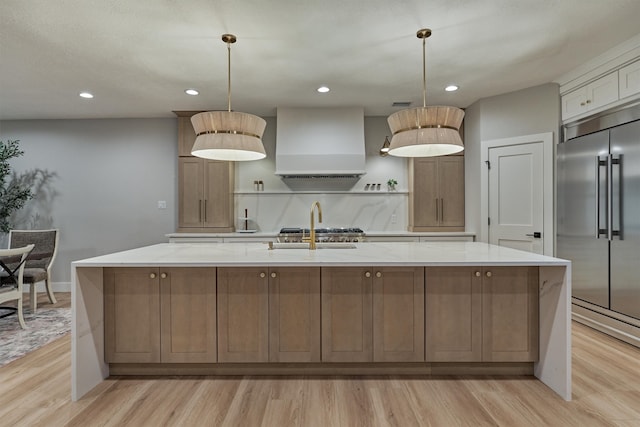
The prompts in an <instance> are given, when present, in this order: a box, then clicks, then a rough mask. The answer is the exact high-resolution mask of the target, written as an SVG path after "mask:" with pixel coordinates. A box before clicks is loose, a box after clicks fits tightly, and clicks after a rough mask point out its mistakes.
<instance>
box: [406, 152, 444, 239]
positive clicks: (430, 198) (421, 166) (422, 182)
mask: <svg viewBox="0 0 640 427" xmlns="http://www.w3.org/2000/svg"><path fill="white" fill-rule="evenodd" d="M412 191H413V197H412V199H413V209H412V210H411V212H412V214H413V224H412V225H413V226H414V227H436V226H438V225H439V220H438V219H439V215H440V213H439V203H440V202H439V200H438V199H439V197H440V195H439V192H438V161H437V159H432V158H416V159H413V189H412Z"/></svg>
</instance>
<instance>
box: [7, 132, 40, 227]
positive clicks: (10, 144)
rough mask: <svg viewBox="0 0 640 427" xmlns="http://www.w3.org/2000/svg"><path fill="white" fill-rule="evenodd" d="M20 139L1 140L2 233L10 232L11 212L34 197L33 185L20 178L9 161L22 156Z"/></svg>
mask: <svg viewBox="0 0 640 427" xmlns="http://www.w3.org/2000/svg"><path fill="white" fill-rule="evenodd" d="M18 142H19V141H17V140H16V141H12V140H7V141H6V142H4V141H0V233H8V232H9V230H10V229H11V224H10V218H11V214H13V213H14V212H15V211H17V210H19V209H20V208H22V207H23V206H24V204H25V203H26V202H27V200H29V199H31V198H32V197H33V192H32V191H31V187H29V186H28V185H26V183H24V181H23V180H21V179H19V177H18V175H17V174H16V172H15V171H12V170H11V165H10V163H9V161H10V160H11V159H13V158H16V157H20V156H22V155H23V154H24V151H22V150H20V146H19V145H18Z"/></svg>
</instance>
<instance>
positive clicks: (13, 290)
mask: <svg viewBox="0 0 640 427" xmlns="http://www.w3.org/2000/svg"><path fill="white" fill-rule="evenodd" d="M33 248H34V245H27V246H25V247H23V248H14V249H0V265H1V266H2V268H1V269H0V276H1V277H2V279H3V280H2V282H3V284H2V285H1V286H0V304H1V303H4V302H7V301H14V300H15V301H17V307H15V310H16V311H17V312H18V322H20V327H21V328H22V329H26V327H27V326H26V325H25V323H24V317H23V315H22V283H23V282H22V281H23V277H24V268H25V265H26V262H25V261H26V259H27V255H29V253H30V252H31V251H32V250H33ZM4 279H7V280H6V283H4V282H5V280H4ZM0 308H2V309H3V310H10V311H13V310H14V307H0ZM9 314H12V313H9ZM6 316H7V315H3V316H1V317H6Z"/></svg>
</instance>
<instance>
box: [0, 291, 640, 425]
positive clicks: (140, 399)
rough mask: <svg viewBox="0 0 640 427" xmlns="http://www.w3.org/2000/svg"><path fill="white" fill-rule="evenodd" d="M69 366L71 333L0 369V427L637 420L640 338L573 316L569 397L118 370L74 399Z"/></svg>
mask: <svg viewBox="0 0 640 427" xmlns="http://www.w3.org/2000/svg"><path fill="white" fill-rule="evenodd" d="M58 295H60V298H59V299H61V300H62V301H66V303H67V304H68V302H69V297H68V295H67V296H64V295H63V294H59V293H58V294H56V296H58ZM45 298H46V297H45ZM39 302H40V301H39ZM62 304H64V302H63V303H62ZM46 306H47V303H46V300H43V301H42V306H41V307H46ZM70 365H71V357H70V337H69V336H66V337H64V338H62V339H59V340H57V341H55V342H53V343H51V344H49V345H47V346H45V347H43V348H41V349H39V350H37V351H35V352H33V353H31V354H29V355H27V356H25V357H24V358H22V359H18V360H16V361H15V362H12V363H10V364H9V365H7V366H5V367H3V368H0V426H5V425H6V426H38V425H42V426H103V425H105V426H112V425H113V426H125V425H126V426H163V425H177V426H278V427H281V426H322V427H326V426H446V427H450V426H536V427H538V426H580V427H590V426H625V427H629V426H640V349H638V348H635V347H633V346H631V345H628V344H625V343H623V342H621V341H618V340H616V339H614V338H610V337H608V336H606V335H603V334H601V333H599V332H597V331H594V330H592V329H590V328H587V327H585V326H583V325H580V324H576V323H574V324H573V387H574V388H573V401H572V402H565V401H563V400H562V399H561V398H560V397H558V396H557V395H555V394H554V393H553V392H552V391H551V390H550V389H548V388H547V387H546V386H545V385H544V384H542V383H541V382H539V381H538V380H536V379H535V378H532V377H508V378H505V377H500V378H498V377H490V376H487V377H482V378H478V377H445V376H430V377H410V378H407V377H395V376H394V377H387V376H385V377H365V378H357V377H293V378H277V377H173V378H157V377H145V378H141V377H136V378H131V377H129V378H110V379H108V380H106V381H104V382H103V383H102V384H100V385H99V386H98V387H97V388H96V389H94V390H93V391H92V392H91V393H89V394H88V395H87V396H85V397H84V398H83V399H81V400H80V401H79V402H71V401H70V394H71V384H70V376H71V374H70Z"/></svg>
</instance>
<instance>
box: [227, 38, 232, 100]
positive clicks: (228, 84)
mask: <svg viewBox="0 0 640 427" xmlns="http://www.w3.org/2000/svg"><path fill="white" fill-rule="evenodd" d="M227 107H228V110H229V112H231V43H230V42H227Z"/></svg>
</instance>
